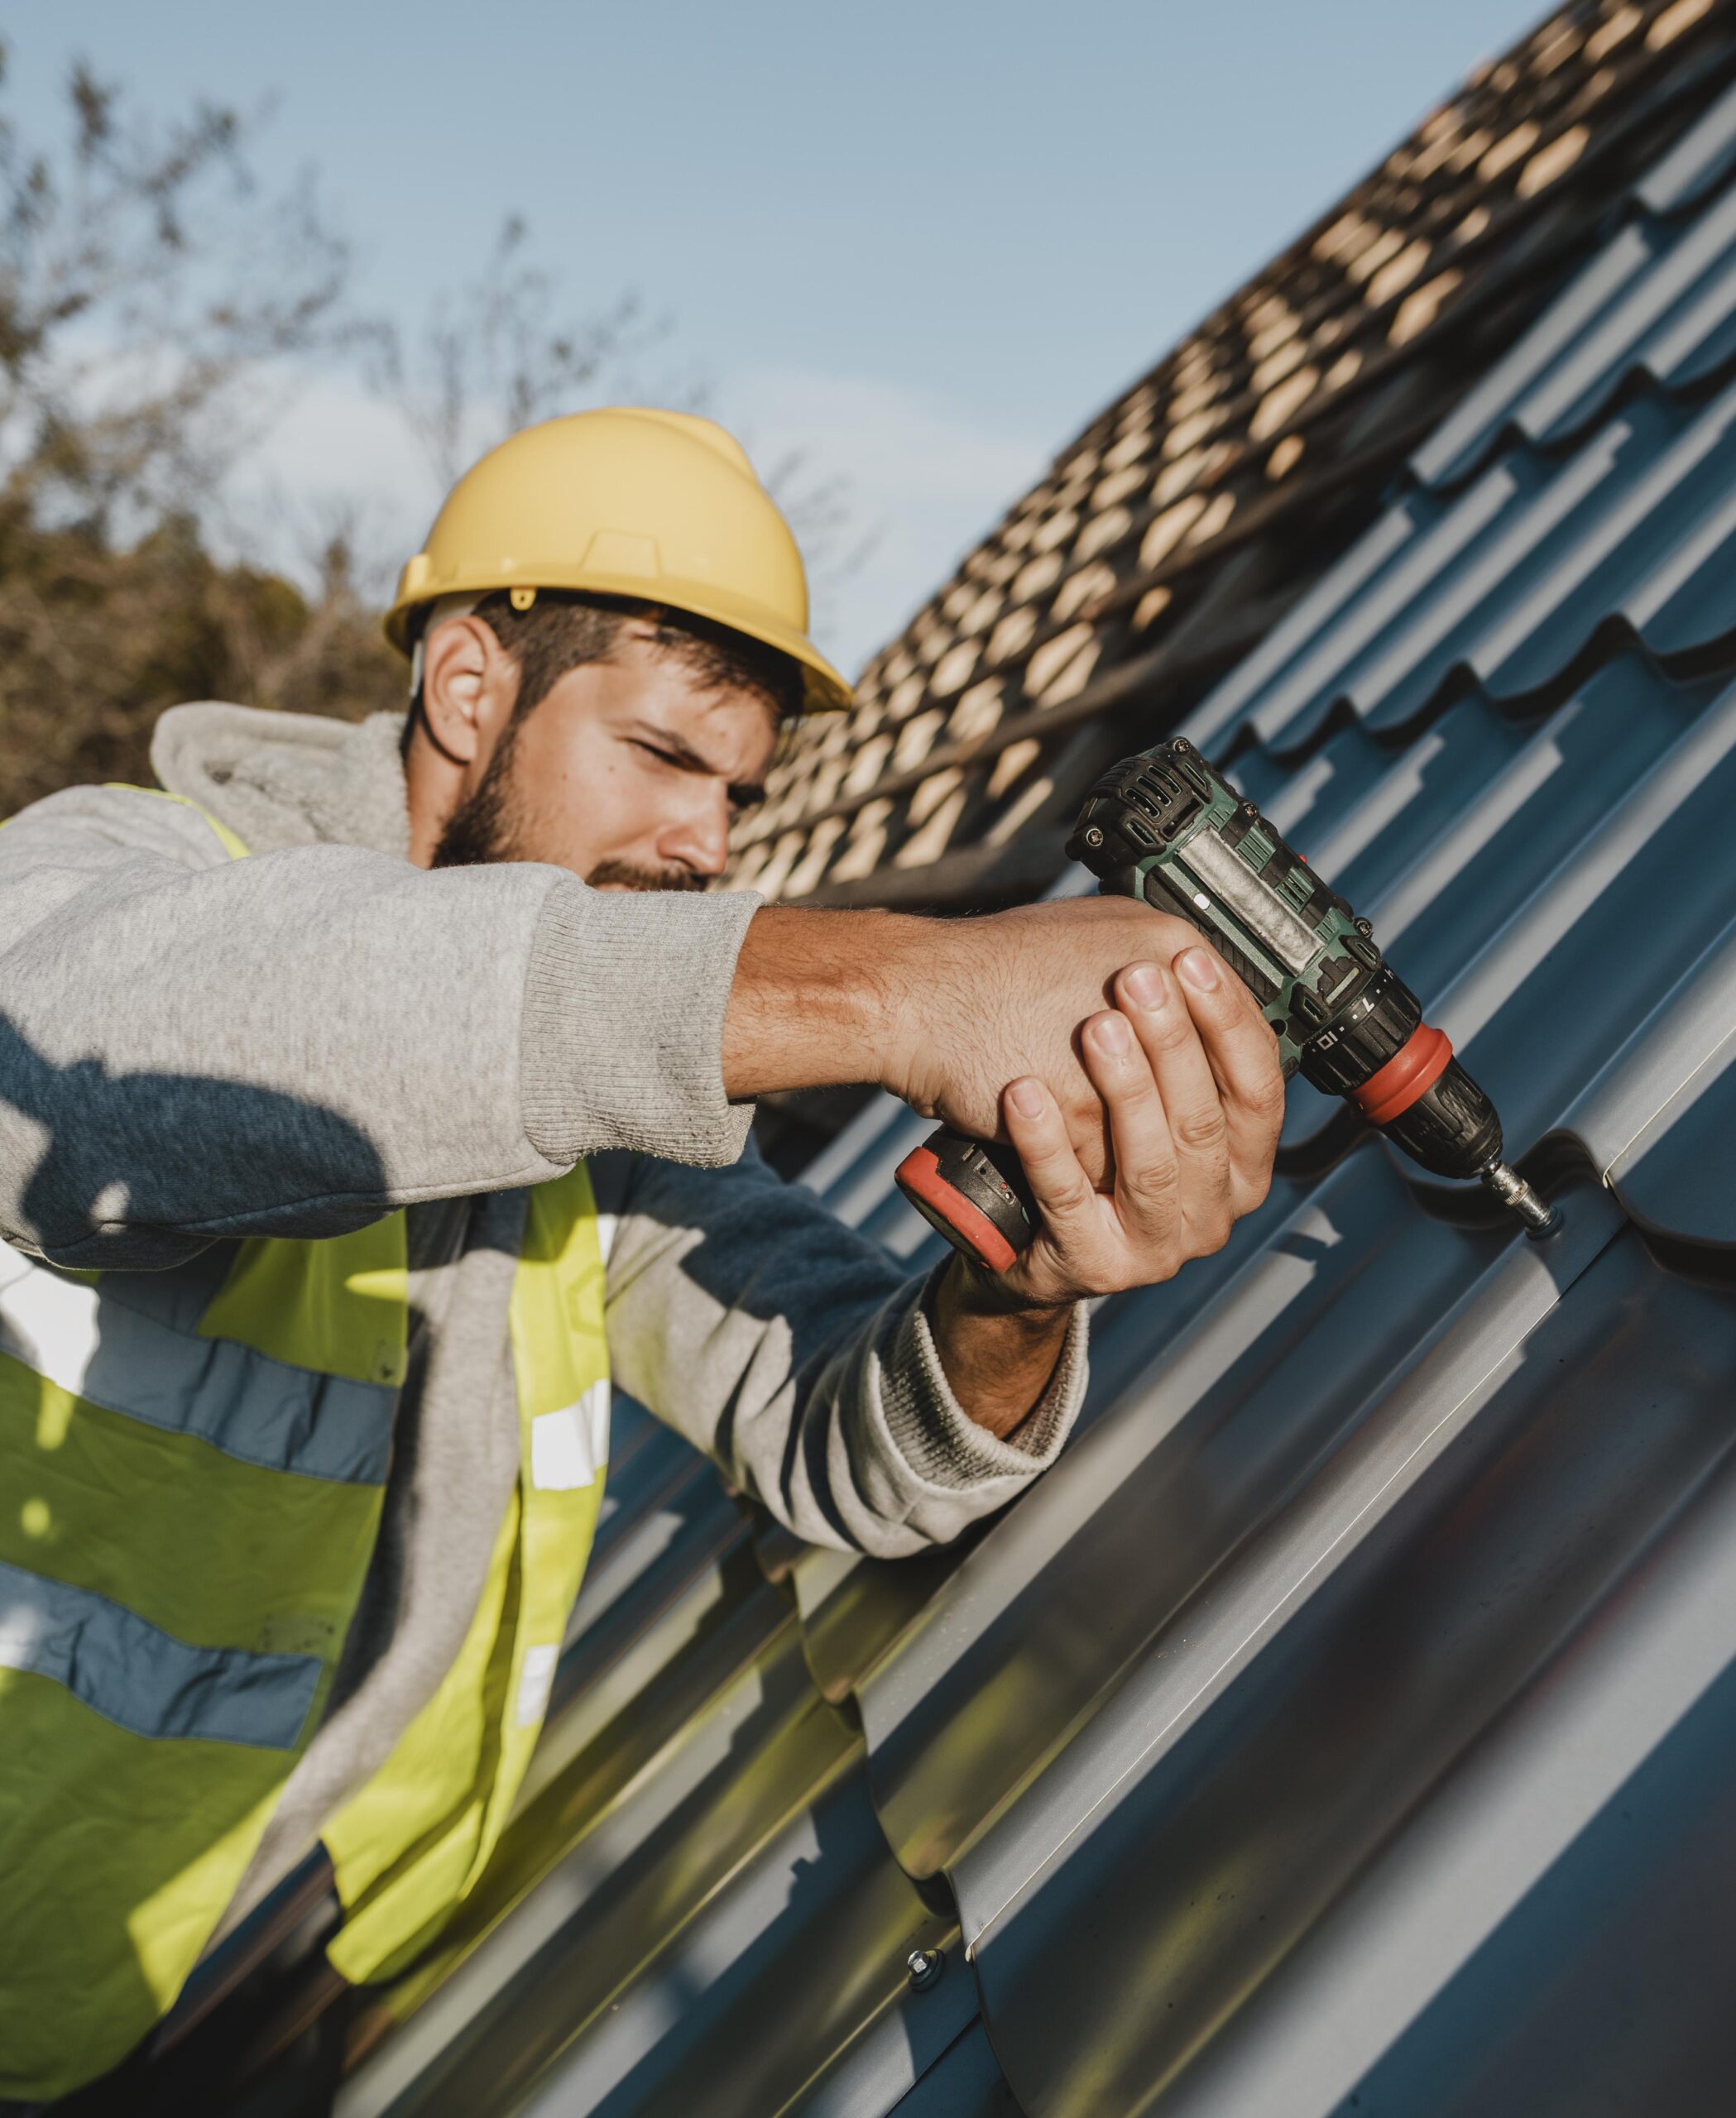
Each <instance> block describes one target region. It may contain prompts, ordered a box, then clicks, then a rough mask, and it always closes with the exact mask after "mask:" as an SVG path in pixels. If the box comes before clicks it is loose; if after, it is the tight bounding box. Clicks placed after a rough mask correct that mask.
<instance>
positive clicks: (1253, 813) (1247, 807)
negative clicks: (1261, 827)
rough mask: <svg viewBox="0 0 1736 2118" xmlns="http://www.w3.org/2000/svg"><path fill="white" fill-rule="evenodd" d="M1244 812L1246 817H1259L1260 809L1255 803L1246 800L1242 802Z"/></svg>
mask: <svg viewBox="0 0 1736 2118" xmlns="http://www.w3.org/2000/svg"><path fill="white" fill-rule="evenodd" d="M1242 814H1243V815H1244V817H1257V816H1258V815H1259V810H1258V809H1257V808H1255V807H1254V804H1253V803H1251V802H1244V803H1243V804H1242Z"/></svg>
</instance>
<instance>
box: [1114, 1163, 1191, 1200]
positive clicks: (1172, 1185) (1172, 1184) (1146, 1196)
mask: <svg viewBox="0 0 1736 2118" xmlns="http://www.w3.org/2000/svg"><path fill="white" fill-rule="evenodd" d="M1181 1181H1182V1173H1181V1172H1180V1170H1179V1169H1177V1167H1176V1165H1175V1163H1174V1162H1171V1161H1169V1160H1168V1159H1167V1158H1166V1159H1164V1160H1163V1161H1153V1162H1141V1163H1140V1164H1139V1166H1138V1167H1136V1168H1133V1169H1129V1170H1128V1171H1127V1172H1125V1176H1124V1178H1123V1182H1122V1189H1123V1191H1125V1193H1126V1195H1127V1196H1128V1198H1129V1200H1132V1201H1133V1203H1134V1205H1138V1206H1143V1207H1151V1206H1158V1205H1162V1206H1168V1205H1169V1203H1170V1202H1171V1200H1173V1198H1174V1197H1175V1195H1176V1191H1177V1187H1178V1186H1179V1185H1180V1183H1181Z"/></svg>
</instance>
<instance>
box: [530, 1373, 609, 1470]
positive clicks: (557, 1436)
mask: <svg viewBox="0 0 1736 2118" xmlns="http://www.w3.org/2000/svg"><path fill="white" fill-rule="evenodd" d="M608 1460H609V1386H608V1384H607V1382H593V1383H592V1385H591V1387H590V1388H589V1389H588V1390H587V1391H586V1392H585V1394H584V1396H583V1397H581V1398H580V1399H579V1401H578V1403H577V1404H576V1405H563V1406H562V1407H561V1408H560V1410H559V1411H558V1412H543V1413H540V1414H539V1416H537V1417H536V1418H535V1419H534V1420H532V1421H531V1422H530V1483H531V1484H532V1485H533V1486H535V1488H537V1490H538V1491H539V1492H540V1493H571V1492H572V1491H573V1488H575V1487H576V1486H587V1485H589V1484H590V1483H591V1482H592V1479H593V1478H596V1476H597V1473H598V1472H599V1471H601V1470H602V1468H603V1466H604V1464H607V1462H608Z"/></svg>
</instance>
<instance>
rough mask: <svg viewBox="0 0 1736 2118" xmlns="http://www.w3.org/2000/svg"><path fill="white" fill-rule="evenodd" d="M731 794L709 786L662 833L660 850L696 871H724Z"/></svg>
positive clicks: (685, 866)
mask: <svg viewBox="0 0 1736 2118" xmlns="http://www.w3.org/2000/svg"><path fill="white" fill-rule="evenodd" d="M729 822H730V807H729V796H728V794H727V793H726V792H725V790H724V789H723V788H722V787H719V788H716V789H715V790H714V791H713V790H711V789H707V790H706V791H705V793H704V794H703V798H701V799H699V800H697V801H695V802H693V803H692V804H691V805H690V806H689V807H688V808H686V809H685V810H683V813H682V814H681V815H680V816H679V817H677V818H676V819H674V821H673V822H671V823H670V824H669V826H668V827H666V828H665V829H664V831H663V832H662V833H661V834H660V835H659V839H658V842H657V851H659V854H661V855H662V856H663V858H664V860H669V861H672V862H673V861H679V863H680V864H681V865H682V866H683V867H684V868H688V869H690V870H692V871H693V874H694V875H703V876H705V877H706V878H707V879H710V878H711V877H712V876H713V875H722V873H723V870H724V865H725V864H726V862H727V860H728V859H729Z"/></svg>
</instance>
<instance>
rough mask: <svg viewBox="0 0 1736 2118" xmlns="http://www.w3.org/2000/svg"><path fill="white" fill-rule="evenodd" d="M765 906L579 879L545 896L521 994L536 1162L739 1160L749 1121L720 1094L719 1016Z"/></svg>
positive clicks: (740, 894)
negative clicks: (590, 1157)
mask: <svg viewBox="0 0 1736 2118" xmlns="http://www.w3.org/2000/svg"><path fill="white" fill-rule="evenodd" d="M760 903H761V899H760V898H758V897H756V896H755V895H753V894H752V893H751V892H748V891H726V892H720V893H719V894H717V895H716V896H707V895H703V894H697V893H696V894H693V895H688V894H686V893H684V892H680V891H674V890H670V891H649V892H635V891H626V890H623V891H612V890H592V889H587V888H586V887H585V885H584V884H583V883H581V882H579V881H578V880H577V879H572V880H566V879H563V880H562V881H560V882H559V883H557V884H555V885H554V888H553V889H550V891H549V896H548V900H547V902H546V903H544V907H543V909H542V914H541V917H540V919H539V921H538V923H537V929H536V933H535V938H534V940H533V942H532V944H531V951H530V968H529V971H528V975H527V976H526V980H525V1019H524V1033H523V1037H524V1042H523V1053H522V1081H523V1095H524V1121H525V1133H526V1135H527V1137H528V1138H529V1139H530V1143H531V1145H532V1146H533V1147H534V1148H535V1149H536V1151H537V1152H538V1153H539V1154H541V1155H544V1156H545V1157H547V1158H548V1160H549V1161H550V1162H562V1163H564V1162H576V1161H577V1160H578V1157H580V1156H581V1155H583V1154H595V1153H600V1152H602V1151H603V1150H604V1149H605V1148H633V1149H636V1150H637V1151H638V1152H640V1153H644V1154H651V1155H662V1156H664V1157H667V1158H668V1159H669V1160H670V1161H672V1162H691V1163H695V1164H698V1165H699V1166H700V1167H721V1166H722V1165H723V1164H726V1163H728V1162H734V1161H736V1158H737V1157H739V1156H740V1154H741V1149H742V1147H743V1145H744V1143H746V1138H747V1133H748V1128H749V1127H750V1125H751V1124H752V1123H753V1106H752V1105H751V1104H731V1103H730V1102H729V1101H728V1100H727V1098H726V1097H725V1095H724V1093H723V1014H724V1009H725V1007H726V1005H727V1002H728V999H729V990H730V985H731V980H733V978H734V976H735V972H736V956H737V954H738V953H739V952H740V950H741V937H742V936H743V935H744V934H745V933H746V931H747V923H748V922H749V921H750V920H751V918H753V916H754V914H755V912H757V911H758V909H759V908H760Z"/></svg>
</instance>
